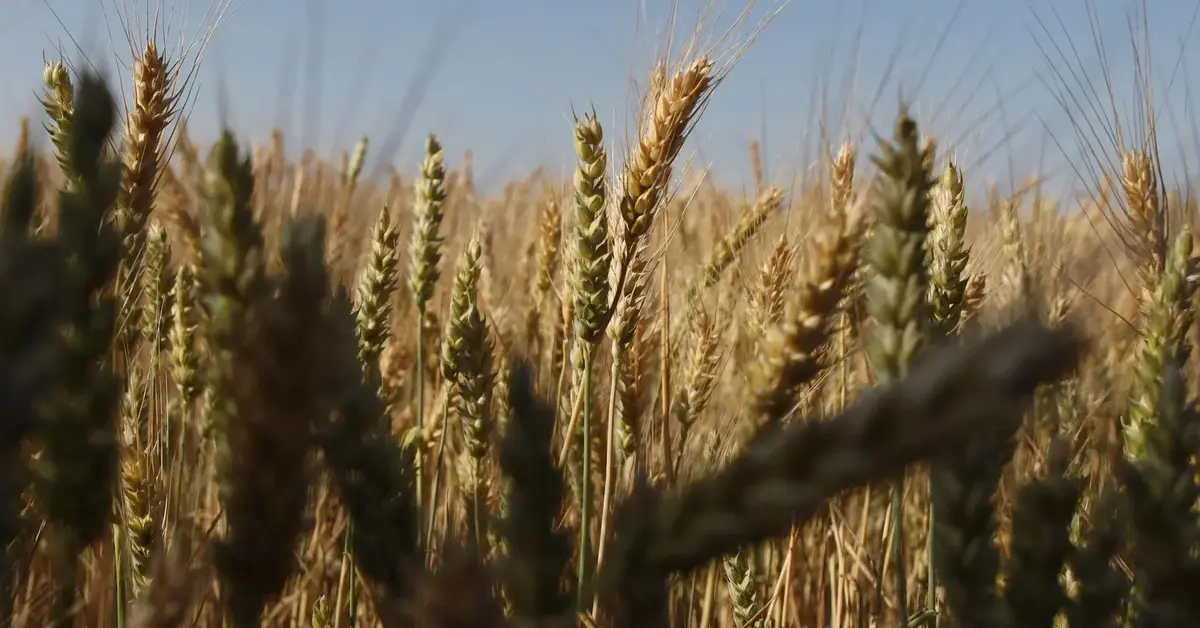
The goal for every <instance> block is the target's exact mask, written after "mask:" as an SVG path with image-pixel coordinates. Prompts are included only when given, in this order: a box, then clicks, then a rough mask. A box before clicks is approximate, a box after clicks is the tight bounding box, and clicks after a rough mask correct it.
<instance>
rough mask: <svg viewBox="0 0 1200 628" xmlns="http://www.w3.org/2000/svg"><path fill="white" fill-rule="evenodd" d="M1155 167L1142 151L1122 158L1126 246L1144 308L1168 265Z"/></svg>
mask: <svg viewBox="0 0 1200 628" xmlns="http://www.w3.org/2000/svg"><path fill="white" fill-rule="evenodd" d="M1155 167H1156V164H1155V163H1154V160H1153V159H1152V158H1151V155H1150V154H1148V153H1147V152H1146V151H1144V150H1132V151H1126V152H1125V153H1123V154H1122V155H1121V189H1122V191H1123V192H1124V193H1125V206H1126V207H1125V210H1126V216H1125V218H1126V220H1128V223H1129V224H1128V227H1127V228H1126V229H1127V232H1128V233H1129V236H1130V238H1129V241H1128V242H1127V246H1128V248H1129V249H1130V251H1129V252H1130V253H1131V254H1132V256H1133V257H1134V262H1135V263H1136V268H1137V275H1138V279H1140V280H1141V283H1142V286H1141V288H1142V289H1141V291H1140V293H1139V294H1138V295H1137V296H1138V297H1139V300H1140V301H1141V302H1142V303H1143V306H1149V303H1150V301H1151V300H1152V299H1153V294H1154V290H1155V286H1156V285H1157V284H1158V277H1159V275H1160V274H1161V273H1162V272H1163V270H1164V269H1165V267H1166V263H1167V255H1168V252H1167V248H1168V244H1169V239H1168V236H1167V231H1166V224H1167V222H1166V218H1167V217H1166V215H1165V212H1164V207H1163V199H1162V197H1161V195H1160V193H1161V190H1160V189H1159V184H1158V175H1157V173H1156V172H1155Z"/></svg>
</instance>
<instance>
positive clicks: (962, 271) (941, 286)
mask: <svg viewBox="0 0 1200 628" xmlns="http://www.w3.org/2000/svg"><path fill="white" fill-rule="evenodd" d="M963 193H964V191H963V176H962V172H961V171H960V170H959V169H958V167H957V166H956V165H955V164H954V162H953V161H951V162H949V163H947V164H946V171H945V174H943V175H942V180H941V184H940V185H939V186H937V188H935V190H934V193H933V208H932V216H933V220H934V223H933V231H932V233H930V242H929V250H930V257H931V259H932V265H931V267H930V289H929V302H930V306H931V308H932V310H933V312H932V313H933V320H934V323H935V324H936V327H937V331H938V333H939V334H940V335H943V336H945V335H947V334H949V333H951V332H952V331H954V330H955V329H956V328H957V327H958V325H959V323H960V322H961V321H962V318H963V316H962V312H963V301H964V298H965V296H966V294H965V293H966V289H967V281H968V279H967V276H966V268H967V262H968V261H969V260H970V256H971V248H970V246H968V245H967V244H966V232H967V211H968V210H967V206H966V204H965V203H964V202H963Z"/></svg>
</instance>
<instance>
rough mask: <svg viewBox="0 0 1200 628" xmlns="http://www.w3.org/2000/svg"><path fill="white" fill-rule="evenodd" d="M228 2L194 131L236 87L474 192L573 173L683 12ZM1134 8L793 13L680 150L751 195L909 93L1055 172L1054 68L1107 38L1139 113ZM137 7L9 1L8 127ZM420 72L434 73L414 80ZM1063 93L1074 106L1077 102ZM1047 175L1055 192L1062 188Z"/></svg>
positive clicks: (238, 98) (186, 36)
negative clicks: (54, 70) (585, 146)
mask: <svg viewBox="0 0 1200 628" xmlns="http://www.w3.org/2000/svg"><path fill="white" fill-rule="evenodd" d="M208 1H209V0H174V4H172V3H170V2H165V3H164V4H165V5H167V8H165V9H164V11H163V13H164V17H163V20H162V21H163V22H164V25H165V26H166V27H167V28H168V29H169V33H168V34H167V35H168V37H169V42H170V43H172V45H171V46H170V47H169V49H170V50H178V49H179V44H180V42H181V41H186V42H191V41H195V40H197V39H198V37H199V35H200V34H201V32H202V31H203V29H204V28H205V27H207V26H209V25H211V24H212V22H213V15H212V11H213V7H211V6H209V5H207V4H205V3H206V2H208ZM228 1H230V2H232V3H233V4H232V5H231V6H229V7H228V8H227V9H226V10H225V11H224V16H223V21H222V22H221V23H220V24H219V26H218V27H217V29H216V32H215V34H214V35H213V37H212V39H211V41H210V43H209V44H208V46H207V48H206V49H205V51H204V56H203V59H202V64H201V67H200V71H199V73H198V75H197V77H196V79H195V86H196V92H195V102H194V106H193V107H192V108H191V113H192V127H193V129H194V130H195V133H196V134H197V135H200V136H203V137H211V136H212V135H213V133H215V130H216V129H217V128H218V125H219V120H220V117H221V116H220V114H219V111H220V110H221V109H222V108H221V107H220V106H219V103H220V102H221V93H222V87H225V88H227V91H228V101H229V107H228V111H229V118H230V120H231V122H232V123H233V124H234V126H235V128H236V129H237V130H239V131H240V132H241V133H243V134H246V135H249V136H251V137H252V138H254V139H256V140H258V139H263V138H265V137H266V136H267V133H268V132H269V130H270V128H271V127H272V126H276V125H280V126H283V127H284V128H285V131H286V132H287V136H288V138H289V141H290V142H291V144H290V145H291V146H296V145H298V144H301V143H303V144H305V145H308V146H312V145H313V144H316V145H317V147H318V148H319V149H320V150H322V151H324V152H326V153H330V152H331V151H333V150H340V149H343V148H346V147H348V146H350V145H352V144H353V143H354V141H355V140H356V139H357V138H358V136H360V135H361V134H364V133H366V134H368V135H370V136H371V139H372V149H373V152H374V155H375V156H376V157H378V156H379V152H380V151H381V150H384V149H385V148H393V147H394V143H392V146H385V144H388V142H386V141H385V140H386V138H387V136H388V135H389V134H392V136H393V137H398V133H399V131H400V130H402V129H404V128H407V129H408V131H407V133H406V134H405V135H404V136H403V141H402V142H401V143H400V145H399V146H398V147H396V148H397V150H395V151H394V154H395V157H396V159H398V160H399V161H398V163H399V164H400V165H401V166H402V167H403V168H405V169H411V168H412V166H413V164H415V163H416V160H417V155H418V151H419V150H420V144H421V138H422V137H423V136H424V134H426V133H428V132H431V131H434V132H437V133H438V134H439V136H440V137H441V138H442V140H443V144H444V145H445V146H446V148H447V151H448V156H449V157H450V159H451V161H452V162H456V161H457V160H458V159H459V157H460V156H461V154H462V151H464V150H466V149H468V148H469V149H472V150H473V151H474V153H475V156H476V157H475V164H476V172H477V175H478V177H479V179H480V184H481V185H483V186H490V185H494V184H496V183H498V182H500V181H502V180H504V179H506V178H508V177H511V176H519V175H521V174H524V173H527V172H529V170H530V169H532V168H533V167H534V166H535V165H537V164H552V165H554V166H555V167H563V165H564V164H569V163H570V162H569V161H568V158H569V156H570V150H571V139H570V138H571V136H570V126H569V125H570V113H571V110H572V107H575V108H576V109H578V110H582V109H585V108H587V107H589V106H592V105H594V106H595V107H596V109H597V110H598V112H599V113H600V115H601V118H602V121H603V122H605V123H606V129H607V130H608V132H609V135H610V137H614V136H623V135H624V134H625V133H626V132H627V130H628V129H627V126H626V124H627V116H626V112H627V109H628V102H629V94H630V83H629V81H630V78H631V77H632V78H634V79H636V80H638V81H642V80H643V77H644V76H645V75H646V73H647V68H648V67H649V64H650V62H651V61H652V59H653V58H654V53H655V51H656V50H657V49H658V48H659V44H660V43H661V42H662V41H663V37H664V29H665V28H666V25H667V18H668V16H669V13H670V9H671V6H672V2H671V0H228ZM1141 1H1142V0H791V1H790V2H788V3H787V4H786V5H784V6H783V7H782V10H780V11H779V12H778V13H777V14H776V15H775V17H774V18H773V20H772V21H771V23H770V24H768V25H767V26H766V28H765V29H764V30H763V31H762V32H761V33H760V34H759V36H758V37H757V39H756V40H755V41H754V42H753V43H752V44H751V45H750V47H749V48H748V49H747V50H746V53H745V55H744V57H743V58H742V59H741V60H740V61H739V62H738V64H737V66H736V67H735V68H734V69H733V70H732V73H731V74H730V75H729V77H728V79H727V80H726V82H725V83H723V84H722V85H721V86H720V87H719V88H718V90H717V93H716V95H715V97H714V99H713V101H712V103H711V106H710V107H709V109H708V111H707V112H706V113H705V117H704V120H703V122H702V123H701V125H700V126H699V127H698V128H697V130H696V132H695V134H694V135H693V137H692V139H691V141H690V143H689V145H688V148H687V149H685V154H686V155H688V156H690V157H691V158H693V159H695V160H696V161H697V162H699V163H702V164H711V165H712V166H713V168H714V172H715V174H716V176H717V177H718V178H719V179H722V180H724V181H726V182H729V183H733V184H739V185H740V184H743V183H744V182H745V181H746V179H747V176H748V172H749V166H748V163H747V161H748V160H747V150H746V144H747V142H748V141H749V140H750V139H751V138H753V137H764V138H765V152H766V157H767V164H768V176H770V177H771V178H772V179H773V180H777V181H787V180H789V179H790V178H791V177H793V176H794V175H795V174H796V172H797V171H798V168H801V167H804V164H808V163H811V161H812V158H813V157H814V156H815V155H816V153H815V151H816V150H817V149H818V148H819V147H820V139H821V134H822V126H824V125H822V124H821V122H822V121H825V122H827V123H828V126H831V127H832V128H830V129H829V135H831V136H832V138H833V140H834V141H838V140H840V139H841V138H842V137H844V136H845V134H846V132H847V131H846V129H847V128H849V132H850V133H851V134H852V135H853V136H855V137H858V138H864V134H865V133H866V134H869V130H870V128H871V127H872V125H873V126H874V127H875V128H878V129H879V130H882V131H888V130H889V127H890V124H889V123H890V119H891V118H892V117H893V116H894V113H895V112H896V107H897V105H898V103H899V100H900V97H901V94H903V95H904V96H905V97H908V98H911V99H912V100H913V101H914V108H915V112H916V113H917V114H918V118H919V119H921V120H922V121H923V122H925V123H926V124H927V128H928V129H929V130H930V131H931V132H933V133H934V134H935V135H936V136H937V137H939V138H940V139H941V140H942V141H943V143H946V142H947V141H951V140H952V141H953V142H954V143H955V145H956V151H957V154H958V155H959V157H960V159H961V161H962V162H963V163H964V164H966V165H967V166H968V167H970V168H972V172H976V173H980V172H982V173H986V174H984V175H981V176H986V177H996V178H998V179H1000V180H1001V181H1002V182H1007V181H1008V180H1009V178H1010V170H1012V169H1014V166H1013V165H1014V164H1015V170H1016V176H1017V177H1021V176H1023V175H1026V174H1028V173H1030V172H1032V171H1033V170H1035V169H1037V166H1038V163H1039V161H1041V160H1043V159H1044V161H1045V162H1046V163H1047V164H1048V166H1047V167H1049V168H1051V169H1052V170H1053V169H1055V168H1056V164H1059V163H1061V162H1062V161H1063V157H1062V155H1063V151H1066V152H1068V153H1070V152H1071V151H1075V150H1077V144H1078V139H1077V138H1076V136H1075V135H1074V133H1073V132H1072V131H1071V125H1070V124H1069V123H1068V118H1067V116H1066V111H1065V109H1064V105H1063V104H1062V103H1061V102H1059V101H1058V99H1056V96H1055V92H1056V91H1059V92H1061V90H1062V85H1061V84H1060V81H1059V80H1058V79H1056V78H1055V74H1054V72H1053V68H1057V69H1058V70H1059V72H1060V73H1061V72H1062V71H1064V70H1068V69H1070V68H1074V69H1075V70H1076V71H1087V72H1089V73H1091V75H1092V82H1093V83H1094V84H1098V81H1099V80H1100V75H1099V74H1098V73H1099V71H1100V69H1101V67H1102V64H1101V62H1100V55H1099V54H1098V53H1097V51H1096V48H1095V44H1094V39H1093V27H1095V28H1097V29H1098V32H1099V34H1100V36H1101V37H1102V38H1103V40H1104V42H1105V44H1106V45H1105V50H1106V54H1107V55H1108V58H1107V59H1106V64H1107V66H1108V68H1109V70H1110V72H1111V74H1112V76H1113V77H1114V78H1115V80H1116V81H1117V83H1116V84H1115V85H1114V89H1115V90H1116V92H1117V95H1118V97H1119V98H1120V99H1122V100H1123V101H1125V102H1128V101H1130V99H1131V97H1132V92H1133V90H1132V85H1133V83H1132V73H1133V64H1132V61H1131V54H1130V46H1131V37H1130V19H1131V17H1132V16H1134V11H1135V10H1136V9H1138V7H1139V6H1140V5H1141ZM1198 1H1200V0H1148V1H1147V3H1146V4H1147V5H1148V17H1147V21H1148V28H1149V32H1150V33H1151V35H1152V37H1153V40H1154V45H1153V48H1152V51H1151V55H1152V58H1153V61H1154V64H1155V65H1154V68H1153V71H1154V73H1155V77H1154V80H1155V81H1156V83H1157V84H1158V85H1159V88H1158V90H1157V96H1158V98H1159V100H1160V102H1162V103H1163V104H1165V105H1166V108H1165V109H1169V111H1167V110H1164V111H1163V112H1162V113H1163V115H1164V118H1166V117H1171V122H1168V121H1167V120H1165V119H1164V121H1163V122H1162V126H1164V127H1166V126H1168V125H1170V124H1174V125H1177V126H1178V128H1180V129H1187V131H1178V130H1176V131H1175V132H1173V133H1171V134H1170V137H1167V138H1165V140H1164V141H1165V142H1166V144H1167V145H1165V146H1164V147H1163V151H1164V152H1165V153H1171V154H1173V155H1178V154H1179V152H1180V151H1181V150H1183V151H1186V152H1187V153H1188V154H1190V155H1195V154H1196V152H1197V151H1196V150H1195V148H1196V143H1197V142H1200V140H1197V139H1196V133H1195V132H1194V129H1195V126H1194V125H1192V124H1191V123H1190V122H1188V120H1189V119H1193V120H1194V119H1195V118H1194V116H1193V115H1192V113H1191V111H1190V109H1191V106H1190V103H1189V98H1188V90H1194V89H1195V88H1194V85H1195V83H1196V81H1195V80H1193V79H1194V78H1196V72H1197V70H1196V69H1195V68H1194V67H1187V66H1186V65H1184V66H1179V67H1177V65H1178V63H1179V61H1178V60H1179V58H1180V51H1181V50H1183V49H1185V48H1184V47H1185V46H1186V49H1187V50H1190V51H1191V52H1193V53H1194V52H1195V50H1196V44H1195V42H1194V41H1192V40H1194V39H1195V38H1196V37H1197V35H1196V34H1195V33H1193V32H1192V31H1193V30H1194V21H1195V17H1196V12H1197V2H1198ZM779 2H780V0H758V2H757V3H756V5H755V6H754V8H753V10H752V13H751V15H750V16H749V17H748V18H747V21H746V22H745V23H744V24H743V25H742V26H740V27H739V29H738V31H737V32H738V34H739V35H740V36H742V37H743V38H744V36H745V35H747V34H748V33H749V32H750V31H751V30H752V29H753V27H755V26H756V25H757V24H758V23H759V22H760V21H761V20H762V18H763V17H764V16H766V15H768V14H771V13H774V12H775V11H776V10H777V9H779V8H780V4H779ZM147 4H150V5H152V6H153V5H154V4H155V2H154V0H0V59H3V63H2V64H0V116H2V118H0V119H7V120H15V117H16V116H17V115H21V114H27V115H38V108H37V103H36V99H35V90H37V89H38V88H39V81H40V74H41V65H42V56H43V54H46V55H54V54H55V53H54V51H55V50H56V49H58V48H60V47H61V49H63V50H65V51H66V52H67V53H68V55H69V56H71V57H72V58H79V55H78V53H77V52H76V48H75V44H73V43H72V38H73V39H74V40H76V41H77V42H78V43H79V45H81V46H82V47H83V48H84V49H85V50H86V51H87V52H88V54H89V55H90V58H92V60H93V61H100V62H102V63H103V64H105V65H107V66H108V68H110V69H111V68H113V67H114V66H115V64H116V63H117V61H116V57H114V56H113V50H114V49H115V50H116V51H117V52H119V53H122V62H124V59H126V58H127V55H126V54H124V53H126V52H127V51H128V46H127V44H126V43H125V40H124V38H123V36H122V33H121V27H120V21H119V20H120V15H121V14H122V13H123V12H126V11H129V12H131V13H132V14H134V15H131V16H130V19H144V18H138V17H137V14H138V13H139V12H140V13H142V14H144V13H145V11H146V5H147ZM127 5H135V6H132V8H128V7H127ZM703 5H704V2H703V0H679V2H678V6H679V16H678V20H679V27H678V29H677V30H678V31H680V32H679V33H678V36H677V39H679V38H681V37H682V36H684V35H686V33H687V32H689V31H690V30H691V27H692V26H693V25H695V24H696V22H697V18H698V16H699V14H700V11H701V10H702V8H703ZM742 7H743V3H742V2H741V0H716V5H715V8H716V10H717V12H718V13H717V14H716V15H714V16H712V17H711V18H710V27H711V29H713V30H716V31H718V32H720V31H723V30H724V29H725V28H727V27H728V26H730V25H731V24H732V22H733V17H734V16H735V15H736V14H737V13H738V12H739V11H740V10H741V8H742ZM1043 29H1045V30H1043ZM1047 31H1048V32H1047ZM1068 40H1069V41H1070V42H1073V43H1074V46H1075V48H1076V52H1070V51H1067V52H1066V54H1067V55H1068V56H1069V57H1071V58H1070V60H1069V61H1064V60H1063V59H1062V58H1060V57H1059V56H1058V55H1059V53H1058V52H1055V51H1054V49H1053V47H1054V46H1055V45H1058V46H1061V47H1063V48H1064V49H1065V48H1067V47H1068ZM114 41H115V43H114ZM114 46H115V48H114ZM1076 53H1077V54H1078V58H1077V59H1076V58H1074V57H1075V54H1076ZM1191 56H1193V57H1195V55H1194V54H1193V55H1191ZM1197 58H1200V57H1197ZM314 60H315V61H314ZM422 68H425V69H428V70H429V72H425V73H424V74H428V75H429V76H428V79H429V80H428V83H426V84H423V85H422V83H421V76H422V74H423V72H422V71H421V70H422ZM1172 73H1174V75H1175V78H1174V81H1173V83H1172V84H1171V85H1169V86H1168V78H1170V75H1172ZM120 78H121V79H122V80H124V81H128V78H127V75H125V74H122V75H120ZM1071 92H1072V93H1073V94H1074V95H1075V96H1076V97H1082V96H1084V94H1083V92H1082V90H1081V89H1079V88H1078V86H1076V87H1074V88H1073V89H1072V90H1071ZM413 93H416V94H420V95H421V98H420V102H419V104H417V105H416V106H415V108H414V106H413V105H412V104H411V103H409V104H406V95H407V94H413ZM285 104H286V105H287V106H284V105H285ZM1072 106H1073V107H1080V106H1084V105H1083V104H1082V103H1076V104H1074V105H1072ZM405 112H412V114H413V115H412V116H411V120H409V116H406V115H405ZM1090 117H1092V118H1093V119H1097V118H1095V114H1091V116H1090ZM406 121H408V122H410V123H409V124H406ZM15 131H16V124H15V122H14V123H13V124H8V125H0V142H11V141H12V139H13V137H14V136H15ZM865 139H868V140H869V135H866V138H865ZM870 145H873V144H869V146H870ZM388 152H390V151H388ZM1043 154H1044V157H1042V155H1043ZM1164 157H1165V158H1167V159H1171V158H1172V157H1171V155H1165V156H1164ZM1057 172H1059V175H1058V176H1059V179H1060V180H1061V181H1065V180H1067V179H1069V178H1070V177H1071V175H1072V173H1071V172H1069V171H1067V170H1061V169H1060V170H1057ZM1063 177H1065V178H1066V179H1063Z"/></svg>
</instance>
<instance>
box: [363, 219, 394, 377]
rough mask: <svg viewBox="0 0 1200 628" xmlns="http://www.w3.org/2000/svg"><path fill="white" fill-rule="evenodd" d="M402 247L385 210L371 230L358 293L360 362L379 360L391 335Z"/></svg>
mask: <svg viewBox="0 0 1200 628" xmlns="http://www.w3.org/2000/svg"><path fill="white" fill-rule="evenodd" d="M399 244H400V232H399V231H398V230H397V229H396V227H395V225H394V224H393V223H392V219H391V212H390V211H389V210H388V208H387V207H384V208H383V209H382V210H381V211H380V212H379V218H378V219H376V221H375V226H374V228H372V230H371V249H370V252H369V253H368V254H367V261H366V264H365V265H364V266H363V269H362V273H361V275H360V276H359V279H358V288H357V290H356V294H355V317H356V319H357V322H358V342H359V359H360V360H361V361H362V362H363V364H375V363H377V362H378V361H379V357H380V355H382V353H383V348H384V346H385V345H386V344H387V342H388V338H389V336H390V334H391V324H392V303H393V297H394V296H395V294H394V293H395V291H396V287H397V285H398V284H399V281H400V275H399V272H400V271H399V265H400V260H399V257H398V250H397V249H398V247H399Z"/></svg>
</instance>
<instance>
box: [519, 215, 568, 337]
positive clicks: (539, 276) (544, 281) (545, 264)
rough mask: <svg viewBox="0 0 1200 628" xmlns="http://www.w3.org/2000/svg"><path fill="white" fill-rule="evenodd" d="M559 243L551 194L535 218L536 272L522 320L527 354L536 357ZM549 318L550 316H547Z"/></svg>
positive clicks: (559, 217) (558, 221)
mask: <svg viewBox="0 0 1200 628" xmlns="http://www.w3.org/2000/svg"><path fill="white" fill-rule="evenodd" d="M561 245H562V215H561V213H560V209H559V206H558V202H557V200H555V199H553V198H551V199H548V200H546V201H545V202H543V203H542V205H541V210H540V211H539V212H538V220H537V240H536V247H537V248H536V252H537V261H536V263H537V272H536V273H534V275H533V278H534V279H533V300H532V303H531V305H530V308H529V313H528V314H527V318H526V323H525V336H526V338H528V339H529V343H530V356H532V357H534V358H538V357H540V356H541V354H542V347H543V346H544V343H545V338H544V336H543V334H544V333H545V327H546V325H545V320H544V319H545V318H546V314H547V312H549V309H550V308H549V302H550V300H549V295H550V287H551V286H553V285H554V275H555V273H556V272H557V270H558V265H559V257H560V256H559V251H560V249H561ZM551 320H553V317H551Z"/></svg>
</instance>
